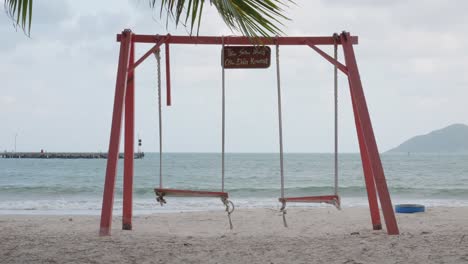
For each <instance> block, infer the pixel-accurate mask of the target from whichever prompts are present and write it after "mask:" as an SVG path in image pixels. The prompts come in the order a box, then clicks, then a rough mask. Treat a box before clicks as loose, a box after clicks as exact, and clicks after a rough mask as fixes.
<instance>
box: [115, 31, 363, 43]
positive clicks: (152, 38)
mask: <svg viewBox="0 0 468 264" xmlns="http://www.w3.org/2000/svg"><path fill="white" fill-rule="evenodd" d="M165 37H168V38H167V40H164V43H169V44H203V45H222V44H223V39H224V44H226V45H252V44H264V45H276V44H279V45H333V44H335V39H334V38H333V37H332V36H328V37H273V38H264V37H261V38H258V39H257V40H258V42H252V39H250V38H249V37H240V36H225V37H218V36H197V37H193V36H171V35H138V34H132V41H133V42H139V43H158V42H159V41H160V40H161V39H163V38H165ZM349 37H350V38H351V43H352V44H358V37H357V36H349ZM121 38H122V34H117V41H120V40H121ZM336 42H337V44H339V45H340V44H341V40H340V38H338V39H337V40H336Z"/></svg>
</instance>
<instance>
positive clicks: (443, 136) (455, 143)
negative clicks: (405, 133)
mask: <svg viewBox="0 0 468 264" xmlns="http://www.w3.org/2000/svg"><path fill="white" fill-rule="evenodd" d="M388 152H392V153H395V152H405V153H407V152H426V153H461V152H463V153H468V126H467V125H464V124H454V125H451V126H448V127H445V128H442V129H439V130H435V131H432V132H431V133H429V134H426V135H421V136H416V137H413V138H411V139H409V140H407V141H405V142H403V143H402V144H401V145H399V146H398V147H396V148H394V149H391V150H389V151H388Z"/></svg>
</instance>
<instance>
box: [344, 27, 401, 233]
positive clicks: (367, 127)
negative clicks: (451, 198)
mask: <svg viewBox="0 0 468 264" xmlns="http://www.w3.org/2000/svg"><path fill="white" fill-rule="evenodd" d="M350 38H351V36H350V34H349V33H345V32H343V33H342V34H341V43H342V45H343V51H344V57H345V61H346V67H347V68H348V81H349V84H350V90H351V93H352V94H353V98H354V104H355V109H356V112H355V116H356V118H357V119H358V120H359V122H360V123H361V131H362V139H363V141H364V143H365V146H366V148H367V153H368V157H369V161H370V165H371V166H370V167H371V168H372V172H373V174H374V181H375V185H376V187H377V191H378V195H379V199H380V205H381V206H382V211H383V215H384V218H385V225H386V226H387V233H388V234H389V235H398V234H399V230H398V224H397V221H396V218H395V213H394V212H393V205H392V201H391V198H390V194H389V192H388V187H387V182H386V180H385V174H384V170H383V167H382V161H381V160H380V155H379V150H378V148H377V143H376V141H375V136H374V131H373V129H372V123H371V120H370V115H369V111H368V108H367V104H366V98H365V96H364V91H363V89H362V83H361V78H360V76H359V70H358V66H357V62H356V57H355V55H354V49H353V45H352V43H351V41H349V40H350ZM358 131H359V128H358Z"/></svg>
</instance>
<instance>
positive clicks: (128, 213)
mask: <svg viewBox="0 0 468 264" xmlns="http://www.w3.org/2000/svg"><path fill="white" fill-rule="evenodd" d="M134 62H135V43H134V42H132V43H131V48H130V61H129V65H133V63H134ZM134 138H135V71H130V72H128V75H127V90H126V92H125V150H124V151H125V156H124V159H125V160H124V175H123V177H124V179H123V209H122V210H123V212H122V229H123V230H132V209H133V206H132V200H133V199H132V198H133V160H134V157H133V156H134V153H135V151H134Z"/></svg>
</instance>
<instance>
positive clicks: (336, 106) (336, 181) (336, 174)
mask: <svg viewBox="0 0 468 264" xmlns="http://www.w3.org/2000/svg"><path fill="white" fill-rule="evenodd" d="M337 38H338V34H336V33H335V34H333V39H334V42H335V43H334V50H333V51H334V52H333V57H334V58H335V60H338V44H337ZM333 85H334V97H335V100H334V101H335V102H334V104H335V195H338V67H337V66H336V65H335V68H334V70H333Z"/></svg>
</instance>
